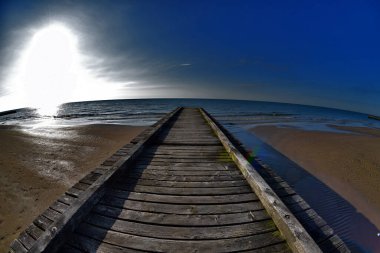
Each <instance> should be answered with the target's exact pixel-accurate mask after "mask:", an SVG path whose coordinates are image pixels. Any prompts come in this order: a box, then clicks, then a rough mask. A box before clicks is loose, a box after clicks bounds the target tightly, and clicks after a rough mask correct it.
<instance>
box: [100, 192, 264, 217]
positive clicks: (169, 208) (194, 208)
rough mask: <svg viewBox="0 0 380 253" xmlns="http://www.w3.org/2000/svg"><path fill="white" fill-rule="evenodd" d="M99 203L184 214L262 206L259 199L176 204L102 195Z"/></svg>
mask: <svg viewBox="0 0 380 253" xmlns="http://www.w3.org/2000/svg"><path fill="white" fill-rule="evenodd" d="M99 204H102V205H107V206H111V207H117V208H124V209H128V210H136V211H145V212H155V213H167V214H186V215H194V214H228V213H244V212H250V211H258V210H262V209H263V208H264V207H263V205H262V204H261V203H260V202H259V201H249V202H240V203H223V204H202V205H197V204H183V203H181V204H180V205H178V204H177V203H157V202H146V201H139V200H132V199H122V198H117V197H112V196H104V197H103V198H102V200H100V202H99Z"/></svg>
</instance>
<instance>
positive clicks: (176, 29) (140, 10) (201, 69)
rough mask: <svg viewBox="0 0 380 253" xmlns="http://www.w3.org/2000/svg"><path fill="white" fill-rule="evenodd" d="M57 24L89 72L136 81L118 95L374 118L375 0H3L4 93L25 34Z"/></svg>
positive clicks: (379, 26)
mask: <svg viewBox="0 0 380 253" xmlns="http://www.w3.org/2000/svg"><path fill="white" fill-rule="evenodd" d="M56 21H58V22H61V23H64V24H66V25H67V26H68V27H69V28H70V29H72V30H73V31H75V34H77V35H78V37H79V40H80V49H81V51H82V52H83V54H85V55H88V56H90V57H91V58H92V59H97V61H90V62H88V63H87V68H88V69H91V70H93V71H94V72H96V73H97V75H99V76H103V77H107V78H108V79H110V80H113V81H118V82H123V81H131V80H132V81H135V84H134V85H135V86H134V87H129V89H125V90H124V91H123V90H121V91H120V94H119V97H126V98H128V97H208V98H233V99H249V100H264V101H277V102H290V103H300V104H311V105H319V106H326V107H335V108H342V109H348V110H353V111H361V112H366V113H373V114H380V112H379V108H380V74H379V73H380V46H379V45H380V32H379V31H380V2H378V1H366V0H362V1H359V0H358V1H350V0H346V1H328V0H326V1H306V0H305V1H295V0H294V1H292V0H290V1H281V0H278V1H268V0H266V1H264V0H263V1H254V0H251V1H233V0H231V1H221V0H219V1H216V0H215V1H206V0H203V1H143V0H142V1H72V0H66V1H42V0H40V1H27V0H25V1H19V0H12V1H11V0H9V1H5V0H2V1H0V41H1V42H0V56H1V62H0V64H1V66H0V67H1V74H2V78H0V80H1V81H2V86H3V87H5V85H6V84H5V82H6V81H5V78H4V76H6V73H7V70H8V68H9V67H10V66H11V64H12V62H14V61H15V59H16V58H17V52H18V51H17V50H18V49H20V48H22V46H23V45H24V44H25V41H27V40H28V39H29V37H30V36H31V34H32V31H33V29H38V28H39V27H43V26H44V25H46V24H47V23H49V22H56ZM134 91H135V94H131V92H132V93H133V92H134ZM1 92H2V93H1ZM1 94H5V89H1V86H0V96H1ZM105 98H107V97H105Z"/></svg>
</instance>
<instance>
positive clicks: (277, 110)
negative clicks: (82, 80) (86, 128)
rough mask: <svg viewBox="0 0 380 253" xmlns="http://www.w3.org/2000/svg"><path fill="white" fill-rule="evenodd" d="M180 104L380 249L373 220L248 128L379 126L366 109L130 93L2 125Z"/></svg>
mask: <svg viewBox="0 0 380 253" xmlns="http://www.w3.org/2000/svg"><path fill="white" fill-rule="evenodd" d="M178 106H185V107H203V108H204V109H206V110H207V111H208V112H209V113H210V114H212V115H213V116H214V117H215V118H216V119H217V120H218V121H219V122H220V123H221V124H223V125H224V127H225V128H227V129H228V130H229V131H230V132H232V133H233V134H234V135H235V137H237V138H238V139H239V140H240V141H241V142H242V143H243V144H244V145H245V147H246V148H247V149H249V150H255V154H256V155H257V156H258V157H259V158H260V159H261V160H262V161H263V162H264V163H266V164H268V165H269V166H270V167H271V168H272V169H273V170H274V171H275V172H276V173H277V174H279V175H280V176H281V177H282V178H283V179H284V180H286V181H287V182H288V183H289V184H290V185H291V186H292V187H293V188H294V189H295V190H296V192H297V193H298V194H299V195H301V196H302V197H303V198H304V199H305V200H306V202H308V203H309V204H310V205H311V207H312V208H314V210H316V212H317V213H318V214H319V215H320V216H321V217H322V218H323V219H324V220H325V221H326V222H327V223H328V224H329V225H330V227H331V228H332V229H333V230H334V231H335V232H336V233H337V234H338V235H339V236H340V237H341V239H342V240H343V241H344V242H345V243H346V244H347V246H348V247H349V248H350V249H351V251H352V252H380V231H379V230H378V229H377V228H376V227H375V226H374V225H373V224H372V223H371V221H369V220H368V219H367V218H366V217H364V216H363V215H362V214H361V213H359V212H358V211H357V210H356V209H355V208H354V207H353V206H352V205H351V204H350V203H349V202H347V201H346V200H345V199H343V198H342V197H341V196H339V195H338V194H337V193H335V192H334V191H333V190H332V189H331V188H329V187H328V186H327V185H325V184H324V183H323V182H321V181H319V180H318V179H317V178H315V177H314V176H312V175H311V174H310V173H308V172H307V171H306V170H304V169H303V168H301V167H300V166H298V165H297V164H295V163H294V162H292V161H291V160H289V159H288V158H287V157H285V156H284V155H282V154H281V153H279V152H278V151H276V150H275V149H274V148H272V147H271V146H269V145H267V144H266V143H264V142H263V141H261V140H260V139H259V138H258V137H256V136H255V135H254V134H252V133H251V132H250V131H249V129H250V128H252V127H255V126H258V125H276V126H279V127H295V128H300V129H304V130H317V131H329V132H345V131H343V130H338V129H336V128H333V127H331V126H332V125H338V126H361V127H369V128H377V129H380V121H378V120H374V119H370V118H368V115H366V114H362V113H357V112H351V111H344V110H338V109H331V108H324V107H315V106H305V105H295V104H284V103H272V102H257V101H241V100H219V99H128V100H105V101H90V102H76V103H68V104H63V105H61V106H60V107H59V110H58V111H57V113H56V115H41V114H40V113H39V111H38V110H35V109H31V108H23V109H18V110H15V111H12V112H11V113H9V114H6V113H2V114H1V113H0V125H17V126H19V127H21V128H24V129H30V130H31V131H33V130H36V129H37V130H38V129H42V130H44V131H47V132H49V133H54V128H55V127H62V126H73V125H75V126H77V125H88V124H121V125H132V126H149V125H152V124H153V123H155V122H156V121H157V120H159V119H160V118H161V117H162V116H164V115H165V114H166V113H168V112H170V111H172V110H174V109H175V108H176V107H178ZM379 169H380V168H379ZM379 183H380V182H379ZM374 194H378V193H374ZM321 198H323V201H321Z"/></svg>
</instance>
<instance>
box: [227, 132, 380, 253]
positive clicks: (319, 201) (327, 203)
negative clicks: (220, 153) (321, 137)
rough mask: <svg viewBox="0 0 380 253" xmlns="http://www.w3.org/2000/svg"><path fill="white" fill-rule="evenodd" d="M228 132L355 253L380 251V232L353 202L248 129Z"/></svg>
mask: <svg viewBox="0 0 380 253" xmlns="http://www.w3.org/2000/svg"><path fill="white" fill-rule="evenodd" d="M228 130H229V131H230V132H232V133H233V135H234V136H236V138H238V139H239V140H240V141H241V142H242V143H243V144H244V145H245V147H246V148H247V149H250V150H254V152H255V154H256V155H257V156H258V157H259V158H260V159H261V160H262V161H263V162H264V163H266V164H268V165H269V166H270V167H271V168H272V169H273V170H274V171H275V172H276V173H277V174H278V175H279V176H281V177H282V178H283V179H284V180H285V181H287V182H288V184H289V185H290V186H292V187H293V189H294V190H295V191H296V192H297V193H298V194H299V195H300V196H301V197H303V198H304V199H305V201H306V202H307V203H308V204H309V205H310V206H311V207H312V208H313V209H314V210H315V211H316V212H317V213H318V214H319V215H320V216H321V217H322V218H323V219H324V220H325V221H326V222H327V223H328V224H329V225H330V227H331V228H332V229H333V230H334V231H335V233H336V234H337V235H339V236H340V238H341V239H342V240H343V241H344V242H345V243H346V245H347V246H348V247H349V248H350V249H351V251H352V252H365V253H369V252H371V253H372V252H380V236H379V234H378V233H379V232H380V231H379V230H378V229H377V228H376V226H375V225H373V224H372V223H371V222H370V221H369V220H368V219H367V218H366V217H364V216H363V215H362V214H361V213H358V212H357V210H356V209H355V207H353V206H352V205H351V204H350V203H349V202H347V201H346V200H345V199H343V198H342V197H340V196H339V195H338V194H337V193H335V192H334V191H333V190H332V189H330V188H329V187H328V186H327V185H325V184H324V183H323V182H321V181H319V180H318V179H317V178H315V177H314V176H313V175H311V174H310V173H308V172H307V171H305V170H304V169H303V168H301V167H300V166H298V165H297V164H295V163H294V162H292V161H291V160H289V159H288V158H287V157H285V156H284V155H282V154H281V153H279V152H278V151H276V150H275V149H274V148H272V147H271V146H269V145H267V144H266V143H264V142H262V141H261V140H260V139H258V138H257V137H256V136H254V135H253V134H251V133H250V132H248V131H247V130H245V129H242V128H239V127H237V126H228Z"/></svg>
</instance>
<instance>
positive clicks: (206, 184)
mask: <svg viewBox="0 0 380 253" xmlns="http://www.w3.org/2000/svg"><path fill="white" fill-rule="evenodd" d="M115 181H116V182H119V183H122V184H124V185H135V184H139V185H145V186H161V187H173V188H213V187H237V186H248V184H247V182H246V181H244V180H230V181H208V180H207V181H201V182H199V181H198V182H197V181H174V180H166V181H165V180H157V179H142V178H131V177H126V178H123V179H115Z"/></svg>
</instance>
